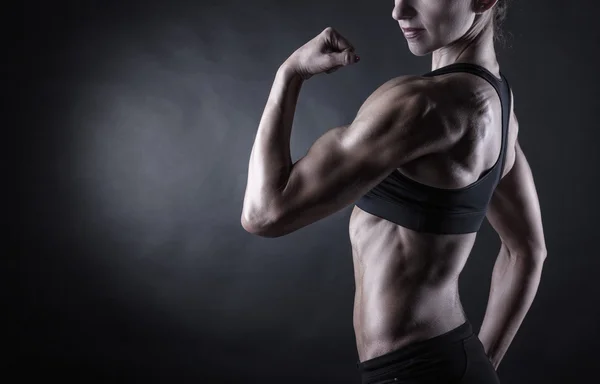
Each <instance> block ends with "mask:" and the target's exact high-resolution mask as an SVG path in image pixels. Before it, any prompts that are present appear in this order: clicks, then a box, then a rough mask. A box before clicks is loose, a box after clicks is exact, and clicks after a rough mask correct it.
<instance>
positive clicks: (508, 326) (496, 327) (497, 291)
mask: <svg viewBox="0 0 600 384" xmlns="http://www.w3.org/2000/svg"><path fill="white" fill-rule="evenodd" d="M543 263H544V259H543V257H542V256H540V257H537V255H535V256H534V255H518V254H511V253H510V251H509V250H508V249H507V248H506V246H505V245H502V247H501V248H500V253H499V255H498V258H497V260H496V264H495V265H494V271H493V274H492V284H491V289H490V296H489V301H488V305H487V309H486V312H485V317H484V319H483V324H482V326H481V330H480V332H479V335H478V336H479V339H480V340H481V342H482V344H483V346H484V348H485V351H486V354H487V355H488V357H489V358H490V360H491V362H492V364H493V365H494V368H497V367H498V365H499V364H500V361H501V360H502V358H503V357H504V354H505V353H506V351H507V349H508V347H509V345H510V343H511V342H512V340H513V338H514V337H515V335H516V333H517V330H518V329H519V327H520V326H521V323H522V322H523V319H524V318H525V315H526V314H527V311H528V310H529V308H530V307H531V303H532V302H533V299H534V297H535V295H536V292H537V289H538V286H539V283H540V278H541V274H542V266H543Z"/></svg>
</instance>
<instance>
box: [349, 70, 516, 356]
mask: <svg viewBox="0 0 600 384" xmlns="http://www.w3.org/2000/svg"><path fill="white" fill-rule="evenodd" d="M442 76H443V77H446V78H447V77H448V76H454V78H455V79H457V80H458V79H459V80H460V82H462V84H468V85H469V86H472V87H474V90H475V91H476V92H477V94H480V95H481V98H482V100H483V101H484V102H483V103H481V104H480V107H479V108H478V110H473V111H472V113H469V114H468V116H465V117H464V119H460V121H462V122H463V123H464V124H468V126H469V128H468V131H467V134H466V135H465V136H464V138H463V139H461V140H460V141H459V142H458V143H457V145H456V146H455V147H454V148H453V149H452V150H450V152H449V153H444V154H435V155H430V156H426V157H422V158H419V159H417V160H415V161H413V162H411V163H408V164H406V165H405V166H403V167H402V168H398V170H399V171H400V172H401V173H402V174H404V175H405V176H408V177H409V178H411V179H414V180H416V181H418V182H420V183H423V184H427V185H430V186H433V187H440V188H461V187H464V186H467V185H469V184H472V183H473V182H475V181H476V180H477V179H478V178H479V177H480V175H481V174H482V173H484V172H485V171H486V170H487V169H489V168H491V167H492V166H493V165H494V163H495V162H496V160H497V159H498V156H499V155H500V146H501V139H502V125H501V124H502V122H501V103H500V99H499V96H498V94H497V92H496V91H495V89H494V88H493V87H492V86H491V85H490V84H489V83H488V82H487V81H486V80H484V79H481V78H479V77H477V76H474V75H472V74H467V73H452V74H446V75H441V76H439V77H440V78H441V77H442ZM457 76H458V77H457ZM459 77H460V78H459ZM496 77H499V75H498V74H496ZM510 116H511V118H510V122H509V127H508V138H507V152H506V160H505V167H504V172H503V175H502V176H504V175H505V174H506V173H507V172H508V171H509V170H510V168H511V167H512V164H513V162H514V156H515V152H514V146H515V141H516V138H517V133H518V127H517V123H516V119H515V117H514V109H513V107H512V106H511V113H510ZM349 235H350V241H351V245H352V257H353V263H354V276H355V287H356V291H355V299H354V330H355V335H356V343H357V348H358V355H359V360H360V361H365V360H369V359H372V358H374V357H377V356H380V355H383V354H385V353H388V352H391V351H393V350H396V349H398V348H401V347H402V346H404V345H407V344H409V343H411V342H413V341H418V340H425V339H429V338H431V337H434V336H437V335H439V334H442V333H445V332H447V331H449V330H451V329H453V328H456V327H457V326H459V325H461V324H462V323H464V321H465V320H466V317H465V313H464V311H463V309H462V305H461V302H460V299H459V294H458V276H459V275H460V273H461V271H462V269H463V266H464V265H465V263H466V261H467V258H468V256H469V254H470V252H471V249H472V247H473V244H474V243H475V238H476V233H468V234H452V235H441V234H431V233H419V232H416V231H414V230H411V229H408V228H404V227H402V226H400V225H397V224H395V223H392V222H390V221H387V220H385V219H382V218H379V217H377V216H374V215H371V214H370V213H368V212H365V211H363V210H361V209H360V208H358V207H356V206H355V207H354V209H353V211H352V215H351V217H350V224H349Z"/></svg>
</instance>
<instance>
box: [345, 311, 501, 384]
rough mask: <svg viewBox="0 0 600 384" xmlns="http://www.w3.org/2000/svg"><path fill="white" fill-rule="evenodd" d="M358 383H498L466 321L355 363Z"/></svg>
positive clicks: (498, 380)
mask: <svg viewBox="0 0 600 384" xmlns="http://www.w3.org/2000/svg"><path fill="white" fill-rule="evenodd" d="M357 366H358V369H359V371H360V374H361V379H362V384H388V383H389V384H394V383H397V384H499V383H500V379H499V378H498V375H497V374H496V370H495V369H494V367H493V365H492V363H491V362H490V360H489V358H488V357H487V356H486V354H485V350H484V349H483V345H482V344H481V341H480V340H479V338H478V337H477V335H476V334H475V333H473V329H472V327H471V324H470V323H469V321H466V322H465V323H464V324H462V325H461V326H459V327H457V328H454V329H453V330H451V331H449V332H446V333H444V334H441V335H439V336H436V337H433V338H431V339H428V340H423V341H417V342H414V343H412V344H409V345H406V346H404V347H402V348H400V349H398V350H395V351H392V352H390V353H386V354H385V355H382V356H378V357H375V358H373V359H370V360H366V361H363V362H362V363H360V362H358V363H357Z"/></svg>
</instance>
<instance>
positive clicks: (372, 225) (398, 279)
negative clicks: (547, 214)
mask: <svg viewBox="0 0 600 384" xmlns="http://www.w3.org/2000/svg"><path fill="white" fill-rule="evenodd" d="M349 230H350V241H351V244H352V258H353V263H354V277H355V286H356V287H355V288H356V290H355V298H354V319H353V323H354V331H355V335H356V345H357V349H358V356H359V360H360V361H361V362H363V361H365V360H369V359H372V358H375V357H377V356H381V355H383V354H386V353H388V352H392V351H394V350H396V349H399V348H401V347H403V346H406V345H408V344H410V343H412V342H415V341H420V340H426V339H430V338H432V337H435V336H437V335H441V334H442V333H445V332H448V331H450V330H452V329H454V328H456V327H458V326H459V325H461V324H463V323H464V322H465V321H466V316H465V312H464V310H463V308H462V305H461V303H460V298H459V293H458V277H459V275H460V272H461V271H462V269H463V267H464V265H465V263H466V261H467V258H468V256H469V253H470V252H471V249H472V248H473V244H474V243H475V237H476V233H469V234H458V235H439V234H428V233H419V232H416V231H413V230H410V229H407V228H404V227H402V226H400V225H397V224H395V223H392V222H390V221H387V220H384V219H382V218H379V217H377V216H374V215H371V214H370V213H368V212H365V211H363V210H361V209H360V208H358V207H356V206H355V207H354V210H353V211H352V215H351V217H350V228H349Z"/></svg>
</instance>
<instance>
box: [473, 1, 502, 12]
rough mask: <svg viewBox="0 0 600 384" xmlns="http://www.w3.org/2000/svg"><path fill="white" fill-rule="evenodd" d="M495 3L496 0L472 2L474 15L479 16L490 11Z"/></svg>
mask: <svg viewBox="0 0 600 384" xmlns="http://www.w3.org/2000/svg"><path fill="white" fill-rule="evenodd" d="M497 2H498V0H474V6H475V13H476V14H478V15H481V14H482V13H484V12H485V11H487V10H489V9H491V8H492V7H493V6H494V5H495V4H496V3H497Z"/></svg>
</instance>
